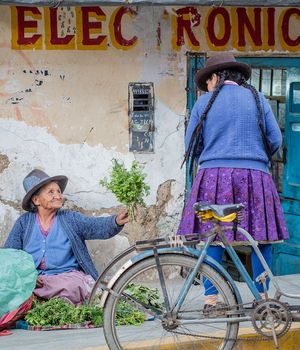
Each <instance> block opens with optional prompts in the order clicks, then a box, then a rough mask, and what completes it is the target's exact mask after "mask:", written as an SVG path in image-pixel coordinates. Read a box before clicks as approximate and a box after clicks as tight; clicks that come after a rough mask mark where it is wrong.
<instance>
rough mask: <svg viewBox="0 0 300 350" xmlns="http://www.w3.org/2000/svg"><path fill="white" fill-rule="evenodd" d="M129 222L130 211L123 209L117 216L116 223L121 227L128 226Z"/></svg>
mask: <svg viewBox="0 0 300 350" xmlns="http://www.w3.org/2000/svg"><path fill="white" fill-rule="evenodd" d="M128 221H129V217H128V211H127V210H126V209H123V210H122V211H121V213H120V214H119V215H117V216H116V223H117V225H119V226H123V225H125V224H127V222H128Z"/></svg>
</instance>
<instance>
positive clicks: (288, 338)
mask: <svg viewBox="0 0 300 350" xmlns="http://www.w3.org/2000/svg"><path fill="white" fill-rule="evenodd" d="M277 281H278V283H279V285H280V287H281V289H282V291H286V292H288V293H291V294H297V293H299V294H300V274H298V275H288V276H279V277H277ZM237 284H238V287H239V289H240V291H241V295H242V297H243V301H244V302H245V301H250V300H252V296H251V294H250V292H249V290H248V288H247V286H246V285H245V283H242V282H237ZM273 293H274V287H273V286H271V287H270V295H271V296H272V295H273ZM285 300H287V299H285V298H282V299H281V301H285ZM289 303H290V304H300V301H299V300H296V299H289ZM149 327H151V321H147V322H145V323H144V325H143V327H139V328H138V331H139V332H142V333H143V334H148V335H149V336H150V337H153V336H155V335H154V334H153V333H151V332H150V334H149ZM136 329H137V328H136V327H134V326H129V327H127V326H126V327H125V326H124V332H136ZM11 331H12V333H13V334H12V335H9V336H3V337H0V349H1V350H104V349H105V350H106V349H108V347H107V346H106V345H105V344H106V343H105V339H104V335H103V330H102V328H93V329H76V330H71V329H68V330H59V331H29V330H22V329H13V330H11ZM239 334H240V335H241V337H242V336H246V337H251V336H255V332H254V330H253V328H252V327H251V324H249V323H248V324H243V323H242V324H241V325H240V333H239ZM210 343H211V344H209V343H207V340H206V341H203V340H201V344H200V343H199V347H198V346H197V347H196V348H197V349H205V350H210V349H214V350H215V348H216V344H213V341H210ZM146 345H147V344H146V343H144V342H143V343H135V345H133V347H132V348H130V349H132V350H133V349H134V350H138V349H140V350H141V349H147V346H146ZM279 345H280V347H279V348H280V350H300V322H295V323H293V325H292V328H291V330H290V331H289V332H288V334H286V335H285V336H283V337H282V338H280V343H279ZM194 348H195V344H194V345H193V347H191V349H194ZM161 349H164V350H169V349H170V350H171V347H168V345H167V344H165V345H164V346H163V347H161ZM236 349H238V350H250V349H251V350H252V349H255V350H260V349H262V350H273V349H275V347H274V345H273V342H266V341H255V342H249V341H241V342H239V344H238V345H237V347H236Z"/></svg>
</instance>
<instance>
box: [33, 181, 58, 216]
mask: <svg viewBox="0 0 300 350" xmlns="http://www.w3.org/2000/svg"><path fill="white" fill-rule="evenodd" d="M32 202H33V203H34V205H35V206H36V207H37V209H38V210H39V208H43V209H48V210H53V209H59V208H61V207H62V205H63V202H64V197H63V194H62V193H61V190H60V187H59V186H58V184H57V183H56V182H50V183H48V184H46V185H44V186H43V187H42V188H41V189H40V191H39V193H38V194H37V195H34V196H33V197H32Z"/></svg>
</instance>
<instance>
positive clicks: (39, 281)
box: [35, 276, 44, 288]
mask: <svg viewBox="0 0 300 350" xmlns="http://www.w3.org/2000/svg"><path fill="white" fill-rule="evenodd" d="M43 286H44V281H43V277H42V276H39V277H38V278H37V280H36V285H35V288H42V287H43Z"/></svg>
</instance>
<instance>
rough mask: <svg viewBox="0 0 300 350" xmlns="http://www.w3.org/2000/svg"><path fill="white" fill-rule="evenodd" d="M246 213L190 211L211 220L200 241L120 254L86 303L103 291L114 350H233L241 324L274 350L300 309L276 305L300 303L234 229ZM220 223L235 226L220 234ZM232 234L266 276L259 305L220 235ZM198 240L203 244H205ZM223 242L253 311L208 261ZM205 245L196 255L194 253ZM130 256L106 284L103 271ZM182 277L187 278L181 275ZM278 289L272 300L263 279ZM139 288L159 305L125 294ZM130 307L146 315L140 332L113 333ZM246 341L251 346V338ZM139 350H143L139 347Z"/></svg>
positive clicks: (143, 245) (215, 208) (150, 243)
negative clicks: (211, 292) (213, 301)
mask: <svg viewBox="0 0 300 350" xmlns="http://www.w3.org/2000/svg"><path fill="white" fill-rule="evenodd" d="M242 210H243V205H242V204H232V205H209V204H201V203H196V204H195V211H196V214H197V216H198V217H199V218H200V219H201V220H202V221H204V220H210V221H211V222H212V223H213V227H212V229H211V230H210V231H209V232H207V233H206V234H205V235H201V236H199V235H189V236H175V237H166V238H159V239H155V240H145V241H138V242H136V243H135V245H133V246H132V247H130V248H128V249H127V250H126V251H124V252H122V253H121V254H120V255H119V256H117V257H116V259H115V260H114V261H112V263H111V264H110V265H109V266H108V267H107V268H106V269H105V271H103V273H102V274H101V276H100V277H99V279H98V280H97V282H96V284H95V287H94V289H93V292H92V295H91V299H93V298H94V296H95V293H96V290H97V289H98V288H99V287H101V288H102V290H103V294H102V299H101V302H102V305H103V306H104V313H103V318H104V334H105V338H106V342H107V344H108V346H109V349H111V350H123V349H138V348H143V349H181V350H183V349H206V348H207V347H208V346H209V349H212V348H214V349H218V350H231V349H233V348H234V346H235V344H236V342H237V340H239V339H240V338H239V336H238V332H239V324H240V323H241V322H245V324H246V325H247V324H249V323H250V325H252V326H253V327H254V329H255V331H256V332H257V333H258V334H259V335H260V336H261V337H263V338H264V339H273V341H274V344H275V348H276V349H279V345H278V338H279V337H281V336H282V335H284V334H285V333H287V332H288V330H289V328H290V326H291V323H292V322H293V321H300V305H290V304H289V303H286V302H281V301H280V300H279V299H280V298H281V297H282V296H285V297H287V298H295V299H300V295H297V294H289V293H285V292H283V291H281V289H280V287H279V285H278V283H277V281H276V280H275V278H274V276H273V274H272V272H271V271H270V268H269V267H268V265H267V263H266V262H265V260H264V258H263V256H262V254H261V253H260V250H259V249H258V247H257V244H258V243H257V242H256V241H254V240H253V238H252V237H251V236H250V234H249V233H248V232H247V231H245V230H244V229H243V228H241V227H238V223H239V220H240V218H241V215H242ZM221 222H228V223H232V225H231V224H230V225H231V226H230V227H228V226H227V227H222V226H221ZM228 229H233V230H236V231H239V232H240V233H242V234H243V235H244V236H245V237H246V238H247V240H248V241H249V242H250V244H251V246H252V247H253V249H254V251H255V252H256V254H257V255H258V258H259V260H260V261H261V263H262V265H263V267H264V269H265V272H264V273H263V274H261V275H260V276H259V277H258V281H260V283H262V284H263V285H264V290H265V298H264V299H262V297H261V295H260V293H259V292H258V290H257V288H256V286H255V284H254V283H253V281H252V279H251V277H250V276H249V274H248V272H247V271H246V269H245V267H244V266H243V264H242V263H241V261H240V259H239V257H238V255H237V253H236V252H235V250H234V249H233V247H232V245H230V243H229V242H228V241H227V239H226V237H225V235H224V232H225V231H226V230H228ZM203 238H205V240H204V243H203ZM216 238H217V239H218V241H220V242H221V243H222V244H223V245H224V247H225V250H226V251H227V253H228V254H229V256H230V257H231V259H232V261H233V263H234V265H235V266H236V268H237V269H238V271H239V273H240V274H241V276H242V277H243V279H244V281H245V282H246V285H247V286H248V288H249V290H250V292H251V293H252V295H253V297H254V303H252V302H250V303H243V300H242V297H241V294H240V291H239V288H238V286H237V284H236V282H235V281H234V280H233V278H232V277H231V276H230V274H229V273H228V272H227V271H226V270H225V268H224V267H223V266H222V265H220V264H219V263H218V262H216V261H215V260H213V259H212V258H210V257H209V256H207V249H208V247H209V246H210V245H211V244H214V242H215V240H216ZM201 242H202V246H201V249H197V247H196V245H198V244H200V243H201ZM132 253H135V254H134V255H133V256H132V257H131V258H130V259H129V260H128V261H127V262H125V264H123V265H122V267H121V268H120V269H119V270H118V271H117V273H115V274H114V276H113V278H111V279H110V280H109V281H108V282H105V276H107V274H108V271H110V269H111V268H112V267H113V266H114V265H115V264H116V263H117V262H119V261H121V260H122V259H124V258H125V259H126V258H127V257H128V256H129V255H130V254H132ZM183 272H184V273H183ZM267 277H269V278H270V283H272V284H273V286H274V287H275V294H274V297H273V298H270V297H269V295H268V292H267V290H266V278H267ZM206 280H209V281H210V282H211V283H212V286H213V287H215V288H216V289H217V292H218V299H219V300H218V303H217V305H216V306H215V307H213V308H211V309H208V310H205V309H204V298H205V296H204V287H203V284H204V283H205V281H206ZM133 283H135V284H140V285H143V286H145V287H155V288H156V289H155V291H156V293H157V294H158V298H157V299H156V300H155V301H153V300H147V299H146V300H145V298H144V299H143V300H141V299H139V298H138V297H136V296H133V295H131V294H130V293H129V292H128V286H130V285H132V284H133ZM124 303H127V304H129V305H131V307H133V308H134V309H135V310H138V311H139V312H140V313H143V314H144V315H145V319H149V318H150V319H152V320H150V321H147V320H145V322H143V323H142V324H140V325H139V326H127V327H125V326H123V325H118V322H117V313H118V307H119V306H120V305H121V304H124ZM249 340H250V338H249ZM142 346H143V347H142Z"/></svg>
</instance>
